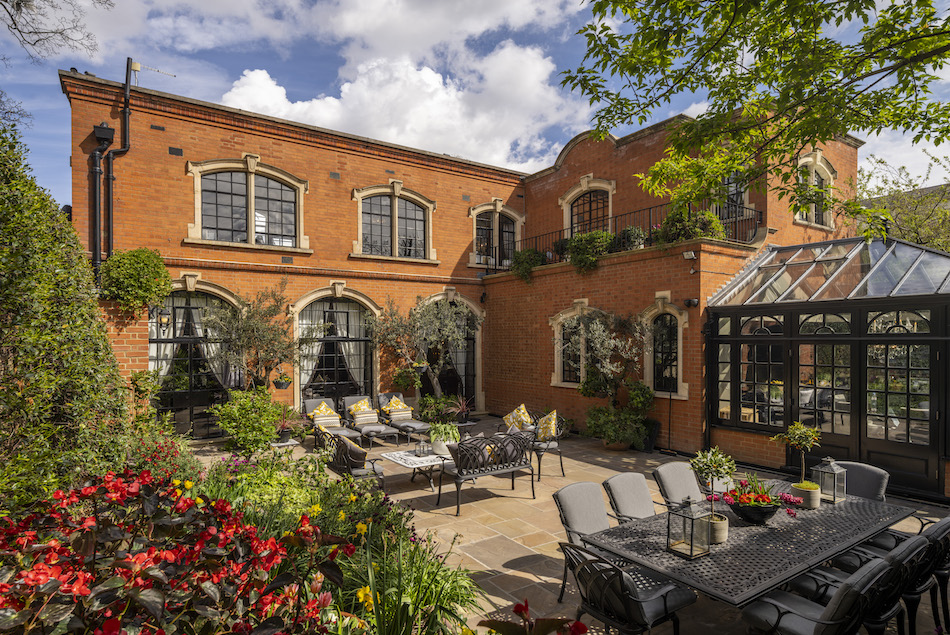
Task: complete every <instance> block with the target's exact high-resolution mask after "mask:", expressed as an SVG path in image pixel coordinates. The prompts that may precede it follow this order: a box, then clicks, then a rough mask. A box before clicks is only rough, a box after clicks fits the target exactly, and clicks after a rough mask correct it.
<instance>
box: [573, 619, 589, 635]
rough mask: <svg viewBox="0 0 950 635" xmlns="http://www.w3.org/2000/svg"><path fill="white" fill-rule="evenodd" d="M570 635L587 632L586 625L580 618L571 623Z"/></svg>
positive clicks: (582, 634)
mask: <svg viewBox="0 0 950 635" xmlns="http://www.w3.org/2000/svg"><path fill="white" fill-rule="evenodd" d="M570 631H571V635H584V633H586V632H587V625H586V624H584V622H581V621H580V620H578V621H576V622H574V623H573V624H571V629H570Z"/></svg>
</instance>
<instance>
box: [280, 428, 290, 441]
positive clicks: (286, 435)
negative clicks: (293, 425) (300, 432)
mask: <svg viewBox="0 0 950 635" xmlns="http://www.w3.org/2000/svg"><path fill="white" fill-rule="evenodd" d="M293 433H294V431H293V430H291V429H290V428H288V429H286V430H281V431H280V432H278V433H277V443H287V442H288V441H290V437H291V435H292V434H293Z"/></svg>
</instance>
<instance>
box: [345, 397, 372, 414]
mask: <svg viewBox="0 0 950 635" xmlns="http://www.w3.org/2000/svg"><path fill="white" fill-rule="evenodd" d="M372 409H373V407H372V406H371V405H369V398H366V399H360V400H359V401H357V402H356V403H355V404H353V405H352V406H350V414H351V415H355V414H356V413H357V412H369V411H370V410H372Z"/></svg>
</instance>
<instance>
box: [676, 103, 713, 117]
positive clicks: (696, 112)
mask: <svg viewBox="0 0 950 635" xmlns="http://www.w3.org/2000/svg"><path fill="white" fill-rule="evenodd" d="M707 110H709V102H708V101H694V102H693V103H691V104H690V105H689V106H687V107H686V108H684V109H683V114H684V115H686V116H687V117H698V116H700V115H701V114H703V113H704V112H706V111H707ZM674 114H675V113H674Z"/></svg>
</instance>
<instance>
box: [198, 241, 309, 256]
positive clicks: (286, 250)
mask: <svg viewBox="0 0 950 635" xmlns="http://www.w3.org/2000/svg"><path fill="white" fill-rule="evenodd" d="M181 242H182V243H183V244H185V245H203V246H207V247H227V248H231V249H250V250H252V251H277V252H280V253H285V254H287V253H289V254H303V255H310V254H312V253H313V249H301V248H300V247H281V246H278V245H254V244H251V243H231V242H226V241H223V240H205V239H204V238H183V239H182V241H181Z"/></svg>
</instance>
